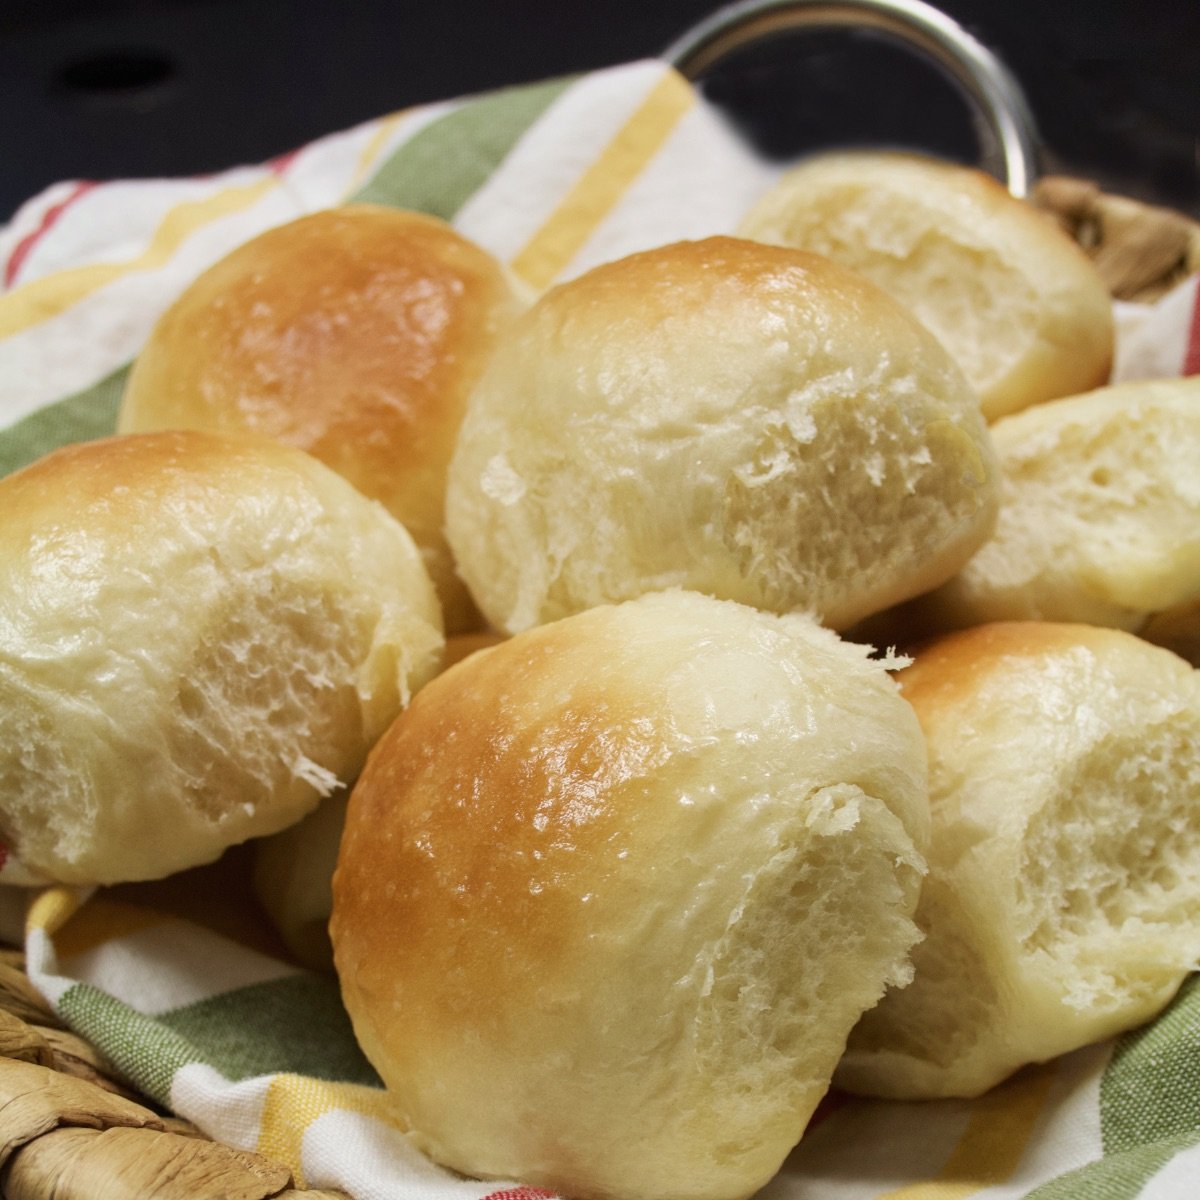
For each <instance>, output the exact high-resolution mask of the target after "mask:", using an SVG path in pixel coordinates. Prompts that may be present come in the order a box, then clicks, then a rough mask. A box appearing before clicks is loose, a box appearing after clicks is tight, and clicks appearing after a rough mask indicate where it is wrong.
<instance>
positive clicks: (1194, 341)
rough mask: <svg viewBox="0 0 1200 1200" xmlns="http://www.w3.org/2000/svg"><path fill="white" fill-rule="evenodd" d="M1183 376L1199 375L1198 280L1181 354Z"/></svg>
mask: <svg viewBox="0 0 1200 1200" xmlns="http://www.w3.org/2000/svg"><path fill="white" fill-rule="evenodd" d="M1181 373H1182V374H1184V375H1200V279H1197V280H1196V283H1195V286H1194V290H1193V293H1192V320H1191V324H1190V325H1189V326H1188V338H1187V347H1186V349H1185V350H1184V352H1183V371H1182V372H1181Z"/></svg>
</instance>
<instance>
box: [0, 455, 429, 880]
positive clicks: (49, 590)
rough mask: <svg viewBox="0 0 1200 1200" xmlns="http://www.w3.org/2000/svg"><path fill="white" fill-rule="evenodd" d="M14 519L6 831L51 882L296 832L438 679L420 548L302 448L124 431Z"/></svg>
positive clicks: (1, 590) (23, 495)
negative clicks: (412, 699) (291, 828)
mask: <svg viewBox="0 0 1200 1200" xmlns="http://www.w3.org/2000/svg"><path fill="white" fill-rule="evenodd" d="M0 508H2V509H3V511H4V514H5V517H4V521H3V523H2V524H0V837H2V839H3V841H4V843H5V844H6V846H7V847H8V849H9V850H10V851H11V852H12V853H13V854H14V855H15V857H16V859H17V860H18V861H19V862H20V863H21V864H22V865H23V866H24V867H26V868H28V869H30V870H32V871H33V872H37V873H41V875H43V876H44V877H45V878H48V879H53V880H61V881H64V882H67V883H79V884H88V883H116V882H118V881H121V880H133V879H148V878H156V877H158V876H162V875H167V874H169V873H171V872H173V871H177V870H181V869H183V868H185V867H190V866H194V865H197V864H199V863H203V862H207V861H209V860H211V859H214V858H216V857H217V856H218V855H219V854H220V853H221V851H222V850H223V849H224V848H225V847H227V846H229V845H230V844H232V843H235V842H240V841H242V840H244V839H246V838H250V837H254V836H257V835H260V834H267V833H272V832H274V831H275V830H278V829H281V828H282V827H284V826H285V825H288V824H290V823H291V822H293V821H298V820H299V819H300V818H301V817H302V816H303V815H304V814H305V813H306V812H308V811H309V810H310V809H311V808H312V807H313V806H314V805H315V804H316V803H317V800H318V799H319V797H320V796H322V795H324V794H327V793H330V792H332V791H334V790H335V789H336V788H337V787H338V786H339V785H340V784H341V783H344V782H346V781H348V780H350V779H352V778H354V777H355V775H356V773H357V771H358V769H359V767H360V765H361V763H362V761H363V758H364V757H365V754H366V751H367V749H368V747H369V746H370V745H371V744H372V742H373V741H374V740H375V739H376V738H377V737H378V736H379V734H380V733H381V732H382V731H383V729H384V728H385V727H386V726H387V724H388V723H389V722H390V721H391V720H392V718H393V717H394V716H395V715H396V713H397V712H398V711H399V710H400V708H401V707H402V706H403V704H404V703H406V701H407V699H408V697H409V694H410V693H411V692H412V691H413V690H414V689H415V688H416V687H417V686H419V684H420V683H421V682H423V681H424V680H425V679H426V678H428V677H429V676H430V675H432V674H433V672H434V670H435V669H436V667H437V662H438V656H439V654H440V651H441V644H442V636H441V629H440V615H439V613H438V609H437V602H436V598H435V596H434V593H433V587H432V584H431V583H430V581H429V577H428V575H427V574H426V572H425V568H424V566H423V565H422V562H421V558H420V555H419V553H418V552H417V549H416V547H415V546H414V544H413V541H412V539H411V538H410V537H409V535H408V534H407V533H406V532H405V530H404V528H403V527H402V526H401V525H400V524H399V523H398V522H397V521H395V520H394V519H393V518H392V517H390V516H389V515H388V514H387V512H385V511H384V509H383V508H381V507H380V506H379V505H378V504H376V503H374V502H372V501H369V500H367V499H366V498H365V497H363V496H362V495H361V494H360V493H359V492H357V491H355V490H354V488H352V487H351V486H350V485H349V484H348V483H346V482H345V480H343V479H341V478H340V477H339V476H337V475H335V474H334V473H333V472H332V471H330V470H328V469H327V468H325V467H324V466H322V465H321V464H320V463H318V462H317V461H316V460H315V459H312V458H310V457H309V456H308V455H306V454H303V453H302V452H301V451H299V450H293V449H291V448H289V447H285V446H282V445H280V444H278V443H275V442H271V441H268V440H266V439H260V438H252V437H249V436H246V435H242V436H240V437H232V436H224V435H215V434H205V433H199V432H195V431H179V432H166V433H157V434H138V435H127V436H119V437H114V438H108V439H104V440H101V441H95V442H89V443H85V444H82V445H75V446H70V447H67V448H65V449H62V450H58V451H55V452H54V453H53V454H51V455H49V456H47V457H46V458H43V459H41V460H39V461H38V462H36V463H34V464H33V465H31V466H29V467H27V468H25V469H24V470H22V471H20V472H18V473H16V474H14V475H10V476H8V477H7V478H5V479H4V480H2V481H0Z"/></svg>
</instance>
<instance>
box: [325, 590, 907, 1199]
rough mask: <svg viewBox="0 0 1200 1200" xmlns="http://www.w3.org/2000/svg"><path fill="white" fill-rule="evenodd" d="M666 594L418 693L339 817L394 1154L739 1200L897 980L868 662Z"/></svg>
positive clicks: (876, 682)
mask: <svg viewBox="0 0 1200 1200" xmlns="http://www.w3.org/2000/svg"><path fill="white" fill-rule="evenodd" d="M868 653H869V651H868V649H867V648H866V647H862V646H853V645H850V644H849V643H846V642H842V641H840V640H839V639H838V638H837V636H836V635H835V634H833V633H831V632H829V631H828V630H825V629H821V628H820V627H818V626H816V625H815V624H814V623H812V622H811V621H809V620H808V619H807V618H805V617H802V616H798V615H794V616H787V617H777V616H774V615H771V614H766V613H761V612H758V611H756V610H753V609H750V608H747V607H744V606H741V605H737V604H733V603H730V602H727V601H718V600H712V599H709V598H707V597H704V596H699V595H696V594H690V593H684V592H667V593H663V594H656V595H650V596H646V597H643V598H642V599H640V600H635V601H630V602H628V603H626V604H623V605H618V606H607V607H600V608H595V609H592V610H590V611H589V612H586V613H583V614H579V615H577V616H573V617H569V618H566V619H564V620H562V621H560V622H557V623H555V624H553V625H546V626H543V627H541V628H539V629H536V630H533V631H530V632H527V633H523V634H520V635H518V636H517V637H514V638H512V639H511V640H509V641H507V642H504V643H502V644H501V645H498V646H496V647H493V648H492V649H489V650H484V651H482V652H481V653H478V654H475V655H473V656H472V657H470V658H468V659H466V660H465V661H463V662H462V663H460V664H459V665H458V666H456V667H453V668H451V669H450V670H449V671H447V672H445V673H444V674H443V675H441V676H440V677H439V678H438V679H435V680H434V681H433V682H432V683H430V684H428V685H427V686H426V687H425V688H424V689H423V690H422V691H421V692H420V693H419V694H418V695H417V696H416V697H415V698H414V700H413V703H412V706H411V707H410V708H409V709H408V710H407V711H406V712H405V713H404V714H403V715H402V716H401V717H400V718H399V719H398V720H397V721H396V722H395V724H394V725H393V726H392V727H391V728H390V729H389V731H388V732H387V733H386V734H385V735H384V737H383V738H382V739H381V741H380V743H379V744H378V745H377V747H376V748H375V750H374V751H373V752H372V754H371V757H370V759H369V760H368V763H367V767H366V770H365V771H364V773H363V775H362V777H361V778H360V780H359V783H358V785H357V786H356V788H355V789H354V792H353V793H352V795H351V798H350V811H349V815H348V818H347V823H346V831H345V835H344V837H343V840H342V851H341V857H340V858H339V861H338V868H337V873H336V874H335V876H334V911H333V920H332V923H331V931H332V935H333V945H334V953H335V957H336V962H337V969H338V973H339V976H340V978H341V984H342V992H343V998H344V1000H345V1003H346V1007H347V1010H348V1011H349V1013H350V1015H351V1018H352V1019H353V1021H354V1027H355V1030H356V1032H357V1034H358V1037H359V1040H360V1043H361V1045H362V1046H363V1049H364V1050H365V1052H366V1054H367V1056H368V1058H370V1060H371V1061H372V1063H373V1064H374V1065H375V1067H376V1068H377V1070H378V1071H379V1073H380V1074H381V1076H382V1077H383V1079H384V1081H385V1083H386V1084H387V1086H388V1088H389V1090H390V1091H391V1093H392V1096H393V1097H394V1099H395V1101H396V1104H397V1109H398V1112H399V1113H400V1115H401V1117H402V1119H403V1120H405V1121H406V1122H407V1124H408V1126H409V1127H410V1129H411V1136H412V1138H413V1140H414V1141H415V1143H416V1144H417V1145H418V1146H419V1147H421V1148H422V1149H424V1150H425V1151H426V1152H427V1153H429V1154H430V1155H431V1156H432V1157H433V1158H434V1159H436V1160H437V1161H439V1162H441V1163H444V1164H446V1165H448V1166H450V1167H453V1168H454V1169H456V1170H459V1171H462V1172H464V1173H466V1174H468V1175H473V1176H480V1177H503V1178H510V1179H511V1178H516V1179H519V1180H521V1181H522V1182H524V1183H527V1184H531V1185H536V1186H539V1187H545V1188H550V1189H553V1190H555V1191H558V1192H559V1193H560V1194H561V1195H564V1196H568V1197H572V1198H573V1200H592V1198H596V1200H599V1198H600V1197H604V1198H606V1200H639V1198H655V1200H691V1198H693V1197H707V1198H712V1200H733V1198H735V1197H743V1196H747V1195H749V1194H750V1193H751V1192H753V1191H754V1190H755V1189H756V1188H758V1187H760V1186H761V1185H762V1184H764V1183H765V1182H766V1181H767V1180H768V1179H769V1178H770V1177H771V1175H772V1174H773V1173H774V1172H775V1171H776V1170H777V1168H778V1167H779V1164H780V1162H781V1160H782V1159H783V1157H784V1156H785V1155H786V1154H787V1152H788V1151H789V1150H790V1148H791V1147H792V1146H793V1145H794V1143H795V1142H796V1141H797V1140H798V1139H799V1137H800V1135H801V1132H802V1131H803V1129H804V1127H805V1124H806V1122H807V1121H808V1119H809V1116H810V1114H811V1113H812V1111H813V1108H814V1106H815V1105H816V1104H817V1102H818V1100H819V1099H820V1097H821V1096H822V1095H823V1094H824V1092H825V1091H826V1088H827V1086H828V1084H829V1077H830V1074H831V1072H832V1070H833V1067H834V1063H835V1062H836V1061H837V1059H838V1057H839V1055H840V1054H841V1052H842V1048H843V1046H844V1044H845V1039H846V1035H847V1033H848V1032H849V1029H850V1027H851V1025H852V1024H853V1023H854V1021H855V1019H856V1018H857V1016H858V1014H859V1013H861V1012H862V1010H863V1009H865V1008H867V1007H868V1006H869V1005H871V1004H873V1003H874V1002H875V1001H876V1000H877V999H878V997H879V996H880V994H881V993H882V991H883V989H884V986H885V983H886V982H887V981H892V982H902V981H903V980H905V979H906V978H907V974H908V958H907V953H908V949H909V947H910V946H911V944H912V942H913V939H914V937H915V936H916V931H915V929H914V927H913V925H912V922H911V920H910V916H911V913H912V911H913V909H914V907H915V904H916V898H917V893H918V890H919V887H920V879H921V874H922V870H923V866H922V860H921V854H920V851H921V848H922V847H923V845H924V842H925V836H926V826H927V822H928V812H927V803H928V802H927V798H926V793H925V751H924V746H923V743H922V740H921V737H920V731H919V729H918V727H917V724H916V721H915V718H914V717H913V715H912V712H911V710H910V709H909V707H908V706H907V705H906V704H905V703H904V702H903V701H902V700H901V699H900V698H899V696H898V694H897V692H896V688H895V685H894V683H893V682H892V680H891V678H890V677H889V676H888V674H887V672H886V670H885V667H884V664H882V663H881V662H879V661H873V660H871V659H869V658H868Z"/></svg>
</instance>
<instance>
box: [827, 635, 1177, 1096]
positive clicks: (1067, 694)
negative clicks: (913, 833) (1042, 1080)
mask: <svg viewBox="0 0 1200 1200" xmlns="http://www.w3.org/2000/svg"><path fill="white" fill-rule="evenodd" d="M899 683H900V687H901V691H902V694H903V696H904V698H905V699H906V700H907V701H908V702H909V703H910V704H911V705H912V706H913V708H914V710H915V711H916V714H917V716H918V718H919V720H920V722H921V728H922V730H923V732H924V734H925V738H926V741H927V743H928V746H929V769H930V805H931V810H932V818H933V839H932V844H931V848H930V852H929V875H928V878H927V879H926V881H925V885H924V888H923V891H922V895H921V903H920V906H919V908H918V913H917V923H918V924H919V925H920V926H921V928H922V930H923V931H924V933H925V935H926V936H925V939H924V940H923V941H922V942H921V943H920V944H919V945H918V946H917V947H916V948H915V950H914V952H913V964H914V969H915V975H914V980H913V982H912V984H911V985H910V986H909V987H907V988H905V989H903V990H899V991H894V992H890V993H889V994H888V995H887V996H886V997H885V998H884V1000H883V1002H882V1003H881V1004H880V1005H879V1006H878V1007H877V1008H875V1009H873V1010H872V1011H871V1012H869V1013H867V1014H866V1016H865V1017H864V1018H863V1020H862V1022H861V1023H860V1024H859V1026H858V1027H857V1029H856V1030H855V1032H854V1034H853V1035H852V1037H851V1039H850V1048H849V1051H848V1052H847V1055H846V1058H845V1059H844V1060H843V1062H842V1064H841V1066H840V1068H839V1071H838V1075H837V1081H838V1082H839V1083H840V1084H841V1085H842V1086H844V1087H847V1088H850V1089H852V1090H857V1091H865V1092H868V1093H872V1094H877V1095H884V1096H892V1097H898V1098H927V1097H932V1096H972V1095H977V1094H979V1093H980V1092H983V1091H984V1090H986V1089H987V1088H989V1087H991V1086H993V1085H994V1084H996V1083H997V1082H999V1081H1000V1080H1001V1079H1003V1078H1004V1077H1005V1076H1007V1075H1009V1074H1010V1073H1012V1072H1013V1071H1015V1070H1016V1069H1017V1068H1018V1067H1020V1066H1022V1065H1024V1064H1025V1063H1029V1062H1038V1061H1042V1060H1045V1059H1048V1058H1051V1057H1054V1056H1057V1055H1059V1054H1063V1053H1065V1052H1067V1051H1069V1050H1073V1049H1075V1048H1077V1047H1079V1046H1082V1045H1085V1044H1087V1043H1090V1042H1095V1041H1100V1040H1102V1039H1104V1038H1106V1037H1110V1036H1112V1035H1114V1034H1116V1033H1118V1032H1120V1031H1122V1030H1125V1029H1129V1028H1132V1027H1134V1026H1136V1025H1140V1024H1142V1023H1143V1022H1145V1021H1147V1020H1149V1019H1151V1018H1153V1017H1154V1016H1155V1015H1157V1013H1158V1012H1159V1011H1160V1010H1161V1009H1162V1008H1163V1007H1164V1006H1165V1005H1166V1004H1167V1002H1168V1001H1169V1000H1170V999H1171V997H1172V996H1173V995H1174V993H1175V991H1176V989H1177V988H1178V987H1179V985H1180V984H1181V983H1182V982H1183V980H1184V979H1185V978H1186V977H1187V975H1188V973H1189V972H1190V971H1191V970H1192V969H1193V968H1194V964H1195V962H1196V960H1197V955H1198V954H1200V816H1198V815H1197V812H1198V802H1200V672H1197V671H1196V670H1195V669H1193V668H1192V667H1190V666H1189V665H1188V664H1187V663H1185V662H1184V661H1183V660H1182V659H1180V658H1178V657H1177V656H1175V655H1173V654H1171V653H1170V652H1168V651H1166V650H1163V649H1161V648H1159V647H1155V646H1151V645H1149V644H1147V643H1146V642H1144V641H1142V640H1141V639H1139V638H1137V637H1134V636H1133V635H1131V634H1128V633H1124V632H1121V631H1117V630H1111V629H1102V628H1096V627H1092V626H1086V625H1061V624H1051V623H1042V622H1012V623H1002V624H992V625H985V626H980V627H977V628H975V629H971V630H966V631H964V632H962V633H958V634H952V635H949V636H947V637H945V638H943V639H940V640H939V641H936V642H933V643H931V644H930V645H928V646H927V647H926V648H924V649H923V650H921V651H919V652H918V654H917V657H916V661H915V662H914V664H913V665H912V666H910V667H908V668H907V669H906V670H904V671H902V672H901V673H900V675H899Z"/></svg>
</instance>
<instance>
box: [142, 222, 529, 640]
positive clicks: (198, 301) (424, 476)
mask: <svg viewBox="0 0 1200 1200" xmlns="http://www.w3.org/2000/svg"><path fill="white" fill-rule="evenodd" d="M519 307H520V306H519V305H518V303H517V300H516V299H515V296H514V293H513V291H512V288H511V287H510V285H509V283H508V281H507V278H506V276H505V274H504V272H503V269H502V268H501V267H500V265H499V264H498V263H497V262H496V261H495V259H493V258H492V256H491V255H490V254H488V253H487V252H486V251H484V250H482V249H481V248H480V247H478V246H476V245H475V244H474V243H472V242H469V241H468V240H467V239H466V238H464V237H462V236H461V235H460V234H458V233H456V232H455V231H454V230H453V229H452V228H451V227H450V226H449V225H447V224H445V223H444V222H442V221H439V220H437V219H436V218H433V217H427V216H424V215H422V214H420V213H413V212H404V211H400V210H397V209H392V208H384V207H381V206H375V205H351V206H347V207H344V208H337V209H329V210H326V211H323V212H318V213H314V214H312V215H311V216H307V217H302V218H300V219H299V220H297V221H292V222H291V223H289V224H287V225H282V226H279V227H278V228H275V229H271V230H268V231H267V232H266V233H263V234H260V235H259V236H258V237H256V238H254V239H253V240H252V241H249V242H247V243H246V244H245V245H243V246H241V247H239V248H238V249H236V250H234V251H233V252H232V253H231V254H229V255H228V256H227V257H226V258H224V259H222V260H221V261H220V262H218V263H217V264H216V265H215V266H213V267H210V268H209V269H208V270H207V271H205V272H204V273H203V274H202V275H201V276H200V277H199V278H198V279H197V280H196V281H195V282H194V283H192V284H191V286H190V287H188V288H187V289H186V290H185V291H184V293H183V294H182V295H181V296H180V297H179V298H178V300H176V302H175V303H174V304H173V305H172V306H171V307H170V308H169V309H168V310H167V311H166V312H165V313H164V314H163V316H162V317H161V318H160V320H159V322H158V324H157V325H156V327H155V328H154V330H153V332H152V333H151V335H150V338H149V340H148V341H147V343H146V345H145V348H144V349H143V350H142V352H141V354H140V355H139V356H138V358H137V361H136V363H135V364H134V368H133V371H132V373H131V375H130V377H129V383H128V386H127V388H126V391H125V396H124V399H123V401H122V406H121V412H120V418H119V427H120V429H121V430H122V431H125V432H131V431H140V430H148V429H164V428H194V429H210V430H214V431H217V432H228V431H241V430H247V431H250V432H253V433H259V434H265V435H266V436H269V437H273V438H277V439H279V440H281V441H284V442H287V443H289V444H290V445H293V446H298V447H299V448H300V449H302V450H307V451H308V452H309V453H310V454H313V455H314V456H315V457H317V458H319V459H320V460H321V461H322V462H324V463H326V464H327V465H328V466H330V467H332V468H333V469H334V470H335V471H337V472H338V473H339V474H341V475H344V476H345V477H346V478H347V479H349V480H350V482H351V483H353V484H354V485H355V487H357V488H358V489H359V490H360V491H362V492H363V493H365V494H366V495H368V496H370V497H371V498H372V499H375V500H379V501H381V502H382V503H383V504H384V505H385V507H387V508H388V510H389V511H390V512H391V513H392V515H393V516H395V517H397V518H398V519H399V520H400V521H401V522H403V524H404V525H405V527H406V528H407V529H408V531H409V532H410V533H411V534H412V535H413V537H414V538H415V539H416V542H417V545H418V546H420V548H421V552H422V554H423V555H424V556H425V565H426V567H427V568H428V570H429V573H430V575H431V576H432V578H433V580H434V583H435V585H436V587H437V590H438V595H439V597H440V598H441V602H442V605H443V608H444V612H445V619H446V626H447V628H448V629H450V630H457V629H465V628H468V627H471V626H472V625H473V624H475V623H477V621H478V615H477V614H475V613H474V610H473V608H472V606H471V604H470V600H469V597H468V596H467V594H466V591H465V589H464V588H463V586H462V583H461V581H460V580H459V579H458V578H457V576H456V575H455V573H454V564H453V562H452V560H451V557H450V552H449V550H448V549H447V548H446V544H445V539H444V537H443V534H442V503H443V493H444V491H445V474H446V464H447V463H448V461H449V459H450V452H451V450H452V449H453V446H454V439H455V436H456V434H457V432H458V425H459V422H460V421H461V420H462V412H463V406H464V405H465V403H466V397H467V394H468V392H469V391H470V389H471V387H472V386H473V385H474V383H475V380H476V379H477V377H478V376H479V373H480V371H481V370H482V368H483V364H484V362H485V361H486V360H487V358H488V357H489V355H490V354H491V352H492V348H493V345H494V343H495V341H496V338H497V337H498V335H499V334H500V332H501V331H502V330H503V329H504V328H505V326H507V325H508V323H509V322H510V321H511V320H512V318H513V317H514V316H515V315H516V313H517V311H518V309H519Z"/></svg>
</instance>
